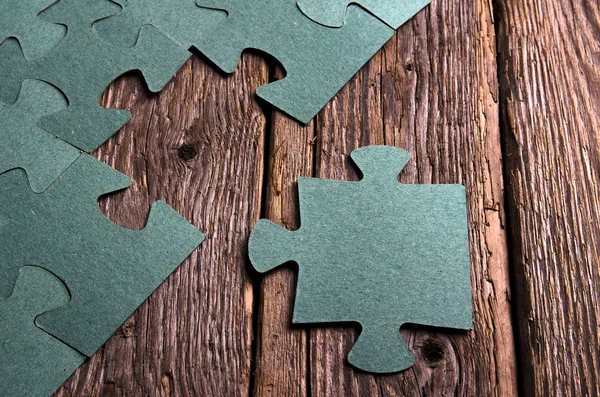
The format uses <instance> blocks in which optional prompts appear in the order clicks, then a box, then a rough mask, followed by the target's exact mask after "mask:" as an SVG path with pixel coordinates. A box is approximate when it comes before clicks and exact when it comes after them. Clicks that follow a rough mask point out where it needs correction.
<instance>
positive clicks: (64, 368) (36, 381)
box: [0, 266, 84, 397]
mask: <svg viewBox="0 0 600 397" xmlns="http://www.w3.org/2000/svg"><path fill="white" fill-rule="evenodd" d="M69 299H70V295H69V291H68V289H67V288H66V286H65V285H64V283H62V281H61V280H60V279H59V278H57V277H56V276H55V275H53V274H52V273H50V272H48V271H47V270H45V269H42V268H39V267H34V266H25V267H22V268H21V269H19V275H18V278H17V280H16V284H15V286H14V289H13V291H12V294H11V295H10V297H8V298H7V299H3V298H0V335H2V341H0V374H2V376H0V390H2V393H5V395H7V396H12V397H35V396H49V395H50V394H52V393H53V392H54V391H55V390H56V389H57V388H58V387H59V386H60V385H61V384H62V383H63V382H64V381H65V380H66V379H67V378H68V377H69V375H70V374H71V373H72V372H73V371H75V369H76V368H77V367H78V366H79V365H80V364H81V363H82V362H83V360H84V357H83V356H82V355H81V354H79V353H78V352H76V351H75V350H73V349H71V348H70V347H69V346H67V345H65V344H64V343H62V342H60V341H59V340H58V339H55V338H54V337H52V336H51V335H49V334H47V333H46V332H44V331H43V330H41V329H39V328H38V327H36V325H35V317H36V316H37V315H39V314H41V313H44V312H45V311H48V310H52V309H55V308H57V307H61V306H63V305H66V304H67V303H68V302H69Z"/></svg>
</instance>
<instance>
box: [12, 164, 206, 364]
mask: <svg viewBox="0 0 600 397" xmlns="http://www.w3.org/2000/svg"><path fill="white" fill-rule="evenodd" d="M128 185H129V178H127V177H126V176H125V175H123V174H121V173H119V172H118V171H115V170H113V169H112V168H110V167H108V166H106V165H105V164H103V163H102V162H100V161H98V160H96V159H94V158H93V157H91V156H89V155H87V154H83V155H81V156H80V157H79V159H78V160H77V161H75V163H73V165H71V167H69V168H68V169H67V170H66V171H65V172H64V173H63V174H62V175H61V176H60V177H59V178H58V179H57V180H56V182H54V183H53V184H52V185H51V186H50V187H49V188H48V189H47V190H46V191H45V192H44V193H42V194H36V193H33V192H32V191H31V190H30V189H29V184H28V182H27V179H26V177H25V175H24V173H23V171H22V170H14V171H10V172H7V173H4V174H2V175H0V211H2V212H5V213H7V214H8V215H9V219H10V220H9V222H8V223H7V224H6V225H4V226H3V227H1V228H0V241H2V242H3V244H2V245H0V274H1V275H2V277H0V295H4V296H6V295H7V294H8V293H10V288H11V286H12V285H13V283H14V280H15V277H16V275H17V270H18V269H19V268H20V267H21V266H23V265H29V264H34V265H37V266H40V267H43V268H45V269H48V270H50V271H51V272H53V273H54V274H56V275H57V276H59V277H60V278H61V279H62V280H64V281H65V283H66V285H67V287H68V288H69V291H70V292H71V301H70V302H69V303H68V304H67V305H66V306H62V307H60V308H57V309H54V310H52V311H50V312H47V313H44V314H42V315H41V316H39V317H38V319H37V325H38V326H39V327H41V328H42V329H44V330H46V331H47V332H48V333H50V334H51V335H54V336H55V337H57V338H58V339H60V340H61V341H63V342H65V343H67V344H68V345H69V346H71V347H73V348H75V349H77V350H79V351H80V352H82V353H84V354H86V355H91V354H93V353H94V352H95V351H96V350H97V349H98V348H99V347H100V346H101V345H102V344H103V343H104V342H105V341H106V340H107V339H108V338H109V337H110V336H111V335H112V333H113V332H114V331H115V330H116V329H117V328H118V327H119V326H120V325H121V324H122V323H123V322H124V321H125V320H126V319H127V317H129V315H131V313H133V311H134V310H135V309H136V308H137V307H138V306H139V305H140V304H141V303H142V302H143V301H144V300H145V299H146V298H147V297H148V296H149V295H150V294H151V293H152V291H154V289H156V288H157V287H158V286H159V285H160V284H161V283H162V282H163V281H164V280H165V278H166V277H167V276H168V275H169V274H171V272H173V270H175V268H176V267H177V266H178V265H179V264H180V263H181V262H182V261H183V260H184V259H185V258H186V257H187V256H188V255H189V254H190V253H191V252H192V250H194V249H195V248H196V247H197V246H198V245H199V244H200V243H201V242H202V240H203V239H204V236H203V235H202V233H200V232H199V231H198V230H196V229H195V228H194V227H193V226H192V225H190V224H189V223H187V221H185V219H183V218H182V217H180V216H179V215H178V214H177V213H176V212H175V211H173V210H172V209H171V208H170V207H168V206H167V205H166V204H165V203H163V202H157V203H155V204H154V205H153V206H152V210H151V211H150V216H149V218H148V223H147V226H146V228H145V229H143V230H140V231H137V230H128V229H124V228H122V227H120V226H118V225H116V224H114V223H112V222H111V221H110V220H108V219H107V218H106V217H105V216H104V214H103V213H102V211H101V210H100V208H99V207H98V203H97V199H98V197H99V196H100V195H103V194H106V193H107V192H111V191H115V190H118V189H122V188H125V187H126V186H128Z"/></svg>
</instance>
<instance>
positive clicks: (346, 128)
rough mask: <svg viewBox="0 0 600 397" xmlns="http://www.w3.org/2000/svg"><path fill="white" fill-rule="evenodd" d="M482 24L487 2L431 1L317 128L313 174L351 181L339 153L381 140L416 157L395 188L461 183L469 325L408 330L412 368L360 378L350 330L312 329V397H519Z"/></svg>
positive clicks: (492, 72)
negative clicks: (351, 358)
mask: <svg viewBox="0 0 600 397" xmlns="http://www.w3.org/2000/svg"><path fill="white" fill-rule="evenodd" d="M491 18H492V10H491V8H490V3H489V2H487V1H483V0H482V1H474V2H460V3H457V2H455V1H452V0H440V1H434V2H433V3H432V4H431V6H430V7H429V8H428V9H427V10H425V11H423V12H421V13H419V15H418V16H417V17H416V18H414V19H413V21H412V22H411V23H409V24H408V25H406V26H404V27H402V28H401V29H400V30H399V32H398V33H397V35H396V36H395V37H394V38H393V39H392V41H391V42H390V43H388V45H387V46H386V47H385V50H384V52H383V53H382V54H380V55H378V56H376V57H375V58H374V59H373V60H372V61H371V62H370V63H369V64H368V65H367V67H366V68H364V69H363V71H361V73H360V74H359V75H358V76H357V78H355V79H354V80H353V81H352V82H350V84H349V85H348V86H347V87H346V88H345V89H344V90H343V91H342V93H340V94H339V95H338V96H337V97H336V99H334V101H333V102H332V103H331V104H330V105H329V106H328V107H327V108H326V109H325V110H324V111H323V112H321V114H320V116H319V119H318V122H317V137H318V139H317V150H316V164H317V165H316V174H317V175H318V176H319V177H326V178H334V179H356V178H357V175H356V171H355V169H354V168H353V167H351V166H350V164H349V162H348V158H347V155H348V154H349V153H350V152H351V151H352V150H353V149H354V148H356V147H360V146H364V145H367V144H382V143H386V144H390V145H398V146H401V147H403V148H405V149H407V150H409V151H410V152H411V154H412V155H413V159H412V160H411V162H410V163H409V165H408V167H407V168H406V169H405V171H404V172H403V174H402V177H401V181H402V182H405V183H457V182H458V183H464V184H465V185H466V187H467V192H468V203H469V228H470V242H471V251H472V254H471V262H472V279H473V298H474V329H473V331H472V332H469V333H466V332H450V331H448V332H432V331H429V330H425V329H423V328H420V327H406V329H403V330H402V335H403V336H404V337H405V339H406V340H407V341H408V342H409V345H410V348H411V350H412V351H413V352H414V354H415V356H416V364H415V366H414V367H413V368H412V369H410V370H408V371H406V372H404V373H402V374H399V375H389V376H372V375H368V374H364V373H360V372H357V371H355V370H353V369H351V368H350V367H349V366H348V364H346V363H345V362H344V357H345V355H346V354H347V353H348V351H349V350H350V348H351V346H352V344H353V343H354V341H355V338H356V332H355V331H348V330H347V328H337V329H334V328H329V329H314V330H313V331H312V332H311V337H310V347H311V348H310V352H311V357H310V358H311V370H310V375H311V386H312V394H311V395H316V396H321V395H331V396H338V395H360V396H366V395H373V396H379V395H389V396H402V395H448V396H454V395H481V396H484V395H485V396H492V395H495V396H511V395H516V360H515V351H514V342H513V334H512V327H511V311H510V303H509V299H510V291H509V273H508V259H507V246H506V232H505V230H504V211H503V205H504V202H503V201H504V199H503V181H502V160H501V150H500V135H499V127H498V105H497V91H498V87H497V84H496V81H497V80H496V76H497V71H496V66H495V65H496V64H495V58H496V52H495V33H494V26H493V21H492V19H491Z"/></svg>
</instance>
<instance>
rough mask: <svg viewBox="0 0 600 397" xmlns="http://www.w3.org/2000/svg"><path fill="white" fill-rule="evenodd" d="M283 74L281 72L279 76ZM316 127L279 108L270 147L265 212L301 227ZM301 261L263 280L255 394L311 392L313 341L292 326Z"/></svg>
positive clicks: (273, 218)
mask: <svg viewBox="0 0 600 397" xmlns="http://www.w3.org/2000/svg"><path fill="white" fill-rule="evenodd" d="M282 76H283V73H282V72H281V71H278V72H277V74H276V77H277V78H281V77H282ZM313 140H314V126H313V125H312V123H311V124H309V125H307V126H302V125H300V124H298V123H297V122H295V121H294V120H292V119H290V118H289V117H287V116H285V115H283V114H282V113H280V112H278V111H274V112H273V114H272V116H271V129H270V139H269V150H268V156H267V157H268V171H267V175H266V193H265V201H264V208H265V211H264V214H263V217H265V218H267V219H269V220H271V221H272V222H275V223H277V224H279V225H281V226H282V227H285V228H286V229H288V230H296V229H298V227H300V216H299V212H298V189H297V184H296V182H297V180H298V177H299V176H312V171H313V170H312V168H313V167H312V166H313V164H312V163H313V161H312V160H313V146H312V144H313ZM296 274H297V266H286V267H281V268H278V269H277V270H275V271H272V272H269V273H267V274H266V275H265V276H264V278H263V279H262V280H261V283H260V294H259V308H258V312H257V316H258V326H257V331H256V333H257V340H256V370H255V381H254V382H255V384H254V395H255V396H259V397H262V396H273V397H278V396H284V395H288V396H297V397H303V396H306V393H307V389H306V386H307V382H308V371H307V364H308V350H307V348H308V344H307V343H308V340H307V330H306V328H305V327H292V326H291V321H292V311H293V302H294V296H295V291H296V279H297V277H296Z"/></svg>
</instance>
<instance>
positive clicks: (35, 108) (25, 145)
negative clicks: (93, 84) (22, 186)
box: [0, 80, 80, 193]
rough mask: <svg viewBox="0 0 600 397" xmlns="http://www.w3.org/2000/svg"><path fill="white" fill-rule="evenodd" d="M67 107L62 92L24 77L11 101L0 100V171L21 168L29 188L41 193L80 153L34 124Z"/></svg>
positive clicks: (41, 82)
mask: <svg viewBox="0 0 600 397" xmlns="http://www.w3.org/2000/svg"><path fill="white" fill-rule="evenodd" d="M66 107H67V101H66V98H65V97H64V96H63V95H62V93H61V92H60V91H58V90H57V89H56V88H54V87H52V86H51V85H49V84H47V83H45V82H43V81H39V80H25V81H24V82H23V85H22V87H21V91H20V93H19V97H18V99H17V102H16V103H14V104H13V105H4V104H2V103H0V138H1V139H2V145H1V146H0V174H1V173H3V172H6V171H8V170H11V169H13V168H23V169H24V170H25V172H26V173H27V176H28V178H29V183H30V185H31V189H32V190H33V191H34V192H36V193H40V192H42V191H44V190H45V189H46V188H48V186H50V185H51V184H52V183H53V182H54V181H55V180H56V179H57V178H58V177H59V176H60V174H62V173H63V172H64V170H66V169H67V168H68V167H69V166H70V165H71V164H72V163H73V162H74V161H75V160H76V159H77V158H78V157H79V155H80V152H79V150H77V149H76V148H74V147H73V146H71V145H69V144H68V143H66V142H64V141H62V140H60V139H58V138H57V137H55V136H54V135H51V134H49V133H47V132H46V131H44V130H42V129H40V128H39V127H38V126H37V121H38V120H39V119H40V118H42V117H44V116H46V115H50V114H52V113H56V112H59V111H61V110H62V109H65V108H66Z"/></svg>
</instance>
